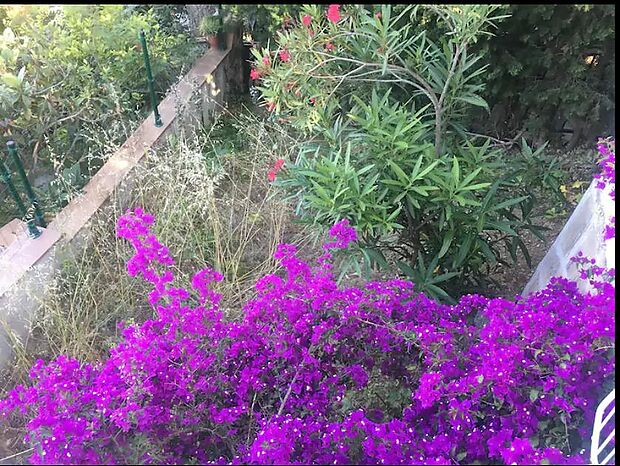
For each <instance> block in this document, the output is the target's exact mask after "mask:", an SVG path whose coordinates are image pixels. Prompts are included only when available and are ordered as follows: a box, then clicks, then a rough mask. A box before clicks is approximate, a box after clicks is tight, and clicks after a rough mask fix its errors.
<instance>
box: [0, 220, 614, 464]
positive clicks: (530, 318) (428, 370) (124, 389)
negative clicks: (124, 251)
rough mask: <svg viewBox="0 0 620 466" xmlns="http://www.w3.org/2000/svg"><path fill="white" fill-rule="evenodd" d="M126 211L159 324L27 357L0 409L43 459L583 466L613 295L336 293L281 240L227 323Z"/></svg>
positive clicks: (133, 265)
mask: <svg viewBox="0 0 620 466" xmlns="http://www.w3.org/2000/svg"><path fill="white" fill-rule="evenodd" d="M154 221H155V219H154V217H153V216H152V215H149V214H147V213H145V212H143V211H142V210H141V209H135V210H134V211H133V212H128V213H127V214H126V215H124V216H122V217H121V218H119V220H118V224H117V234H118V235H119V236H120V237H122V238H125V239H126V240H127V241H129V242H130V244H131V245H132V246H133V248H134V249H135V254H134V255H133V257H131V259H129V261H128V262H127V270H128V273H129V274H130V275H131V276H139V277H141V278H142V279H144V280H145V281H146V282H147V283H150V286H151V291H150V292H149V293H148V296H146V297H145V298H146V299H147V300H148V302H149V303H150V304H151V305H152V306H153V308H154V310H155V316H154V318H152V319H149V320H147V321H145V322H144V323H142V324H140V325H123V324H121V325H120V327H121V328H122V334H123V337H122V340H121V341H120V343H119V344H118V345H116V346H115V347H114V348H112V349H111V350H110V353H109V356H108V357H107V358H104V359H103V360H101V361H100V362H95V363H84V362H82V361H79V360H75V359H71V358H67V357H65V356H60V357H58V358H56V359H55V360H53V361H51V362H48V363H46V362H44V361H42V360H39V361H38V362H37V363H36V364H35V365H34V367H33V368H32V370H31V373H30V376H31V378H32V382H31V383H30V384H28V385H20V386H18V387H16V388H15V389H14V390H12V391H11V392H9V393H8V394H7V395H6V397H5V398H4V399H2V401H0V413H1V414H2V418H3V419H5V420H8V419H12V421H13V422H21V423H25V425H26V426H27V428H28V434H27V435H26V439H27V441H28V442H29V443H30V445H31V446H32V448H33V453H32V456H31V457H30V461H31V462H33V463H38V464H48V463H63V464H64V463H66V464H78V463H110V464H116V463H128V464H130V463H133V464H136V463H140V464H141V463H162V464H171V463H177V464H185V463H191V464H194V463H203V464H205V463H210V464H226V463H233V464H241V463H253V464H254V463H255V464H272V463H277V464H282V463H288V462H291V463H317V464H332V463H337V464H338V463H356V464H379V463H387V464H429V463H432V464H454V463H457V464H458V463H466V464H471V463H476V462H477V463H482V464H484V463H486V464H488V463H491V464H498V463H504V464H514V463H517V464H544V463H554V464H559V463H583V461H584V457H583V455H582V453H583V451H584V450H582V449H581V448H582V445H581V444H580V443H579V441H578V440H576V439H578V438H579V437H581V438H588V435H587V433H588V429H589V426H590V425H591V422H592V416H593V410H594V408H595V406H596V403H597V397H598V396H599V391H600V386H601V383H602V382H604V381H605V380H607V379H609V378H610V376H612V375H613V372H614V367H615V359H614V341H615V327H614V312H615V309H614V306H615V300H614V285H613V283H612V282H609V281H601V282H600V283H598V286H597V287H596V289H595V291H593V292H588V293H581V292H580V291H579V290H578V288H577V284H576V283H574V282H570V281H568V280H565V279H561V278H555V279H553V280H552V281H551V282H550V284H549V285H548V286H547V288H545V289H543V290H541V291H539V292H536V293H534V294H532V295H530V296H528V297H525V298H517V299H516V300H515V301H509V300H505V299H487V298H484V297H482V296H479V295H469V296H465V297H463V298H462V299H461V300H460V302H459V303H458V304H456V305H454V306H448V305H442V304H438V303H436V302H434V301H432V300H430V299H428V298H427V297H426V296H424V295H423V294H421V293H418V292H416V290H415V284H412V283H411V282H407V281H403V280H389V281H385V282H368V283H366V284H364V285H363V286H361V287H340V286H338V285H337V283H336V281H335V276H334V273H333V272H334V271H333V269H332V267H333V264H332V252H336V251H338V250H339V249H342V248H346V247H348V246H349V245H350V244H351V243H352V242H354V241H355V240H356V232H355V230H354V229H353V228H351V227H350V226H349V225H348V222H347V221H346V220H343V221H341V222H339V223H337V224H336V225H334V226H333V227H332V228H331V229H330V235H331V236H332V239H331V241H329V242H326V243H325V244H324V249H325V253H324V254H323V255H322V256H321V257H319V258H318V259H317V260H316V261H315V263H314V264H309V263H307V262H305V261H304V260H302V259H300V258H299V257H298V256H297V254H296V251H295V247H294V246H292V245H290V244H282V245H281V246H280V247H279V248H278V251H277V252H276V254H275V257H276V258H277V259H278V260H279V262H280V264H281V266H282V269H281V270H280V271H279V272H278V273H275V274H269V275H266V276H264V277H263V278H261V279H260V280H259V281H258V282H257V283H256V289H257V293H258V294H257V297H256V298H254V299H250V300H249V301H247V302H245V303H243V304H242V303H240V304H239V305H240V307H242V308H243V314H242V317H241V318H240V319H238V320H229V319H227V318H225V317H224V316H223V314H222V311H221V310H220V309H219V307H218V302H219V301H220V298H221V295H219V294H218V293H217V292H215V291H214V290H213V285H215V284H216V283H217V282H219V281H220V280H222V278H223V277H222V275H221V274H220V273H219V272H217V271H215V270H213V269H210V268H206V269H203V270H201V271H199V272H198V273H196V274H195V275H194V276H193V278H192V279H191V287H184V286H183V285H182V284H181V283H178V280H176V279H175V274H174V273H173V269H174V264H175V261H174V259H173V258H172V257H171V256H170V254H169V250H168V248H167V247H166V246H164V245H162V244H161V243H160V242H159V241H158V240H157V238H156V237H155V236H154V235H153V233H152V232H151V227H152V225H153V223H154Z"/></svg>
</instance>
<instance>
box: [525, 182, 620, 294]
mask: <svg viewBox="0 0 620 466" xmlns="http://www.w3.org/2000/svg"><path fill="white" fill-rule="evenodd" d="M609 189H610V188H609V186H607V187H606V188H605V190H601V189H598V188H597V187H596V180H595V181H593V182H592V183H591V184H590V186H589V187H588V189H587V190H586V192H585V193H584V195H583V197H582V198H581V201H579V204H577V207H576V208H575V210H574V212H573V214H572V215H571V216H570V218H569V219H568V221H567V222H566V225H564V228H563V229H562V231H561V232H560V234H559V235H558V237H557V238H556V240H555V242H554V243H553V244H552V245H551V248H550V249H549V251H548V252H547V254H546V255H545V257H543V259H542V260H541V261H540V263H539V264H538V267H537V268H536V271H535V272H534V275H532V278H531V279H530V281H529V282H528V284H527V285H526V286H525V289H524V291H523V295H527V294H529V293H532V292H534V291H537V290H540V289H542V288H544V287H545V286H546V284H547V283H549V279H550V278H551V277H554V276H560V277H565V278H569V279H574V280H577V279H578V276H579V273H578V271H577V267H576V266H575V264H573V263H571V261H570V258H571V257H574V256H576V255H577V254H578V253H579V252H580V251H581V252H583V254H584V255H585V256H586V257H591V258H594V259H596V263H597V264H598V265H599V266H601V267H608V268H612V267H615V266H616V258H615V253H616V247H615V243H616V240H615V238H614V239H610V240H604V239H603V231H604V229H605V225H608V224H609V223H610V221H611V217H614V216H615V211H616V206H615V204H614V202H613V200H612V199H611V197H610V195H609ZM579 284H580V288H581V289H582V290H583V291H585V290H586V288H587V287H588V286H589V285H588V284H587V283H586V282H584V281H579Z"/></svg>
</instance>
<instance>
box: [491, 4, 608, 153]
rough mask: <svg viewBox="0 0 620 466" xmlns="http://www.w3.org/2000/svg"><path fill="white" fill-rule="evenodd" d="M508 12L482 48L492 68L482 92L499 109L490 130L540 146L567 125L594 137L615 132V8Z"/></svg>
mask: <svg viewBox="0 0 620 466" xmlns="http://www.w3.org/2000/svg"><path fill="white" fill-rule="evenodd" d="M505 12H506V14H509V15H510V16H509V17H508V18H505V19H504V20H503V21H502V22H501V24H500V27H499V29H498V30H497V31H495V35H494V37H490V38H488V39H487V40H485V41H484V43H483V44H482V46H483V48H485V49H486V50H487V52H488V55H487V62H488V63H491V64H492V66H491V67H489V69H488V72H487V74H486V76H485V78H486V81H487V87H486V91H485V93H484V95H485V96H486V98H487V100H488V101H489V104H490V105H491V107H494V109H493V118H492V125H489V126H491V127H493V129H495V130H497V131H498V133H499V134H500V135H502V136H506V137H513V136H514V135H515V134H516V133H517V132H518V131H520V130H522V129H523V130H525V131H526V132H527V134H529V135H532V136H538V137H539V138H541V140H544V139H549V138H553V136H554V135H555V136H557V135H558V133H557V132H558V131H560V130H561V129H562V127H563V126H564V125H565V124H566V127H569V128H571V129H575V130H577V131H580V132H581V131H583V133H582V135H583V136H587V137H592V138H596V137H598V136H600V135H601V134H606V133H609V132H610V131H613V127H614V123H613V114H614V111H615V5H551V4H549V5H510V6H509V7H506V8H505ZM578 136H579V135H576V137H575V140H574V143H575V144H576V143H577V142H579V138H578Z"/></svg>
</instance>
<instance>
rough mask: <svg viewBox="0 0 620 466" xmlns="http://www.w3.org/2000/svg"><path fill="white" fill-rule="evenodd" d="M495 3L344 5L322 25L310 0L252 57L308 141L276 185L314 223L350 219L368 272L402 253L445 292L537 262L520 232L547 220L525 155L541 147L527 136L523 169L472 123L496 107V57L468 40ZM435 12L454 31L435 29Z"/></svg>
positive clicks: (402, 259)
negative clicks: (535, 218)
mask: <svg viewBox="0 0 620 466" xmlns="http://www.w3.org/2000/svg"><path fill="white" fill-rule="evenodd" d="M494 10H496V8H495V7H489V6H475V5H461V6H450V7H435V6H431V7H429V8H427V9H424V10H423V9H421V8H418V7H414V6H407V7H399V8H398V9H397V11H396V9H395V10H393V9H392V7H391V6H383V7H382V8H381V11H377V12H376V13H373V12H371V11H368V10H366V9H364V8H362V7H347V10H346V11H345V12H344V13H343V16H342V17H340V13H334V14H333V16H332V18H333V19H334V20H335V21H334V20H332V19H330V17H329V15H328V21H325V19H324V18H323V16H324V13H323V12H322V10H321V8H320V7H314V6H313V7H307V8H306V9H305V10H304V11H303V15H304V16H305V20H303V19H302V21H301V22H302V23H303V24H299V25H298V26H296V27H294V28H292V29H290V30H287V31H285V32H281V33H279V34H278V39H277V42H276V45H277V50H274V51H271V52H269V51H267V50H264V51H263V52H261V53H259V52H256V53H255V55H256V59H257V68H256V69H255V70H254V71H253V75H254V76H255V77H256V76H258V77H260V78H261V86H260V90H261V92H262V95H263V98H264V100H265V103H266V105H267V107H268V108H269V109H270V110H273V111H275V112H276V113H277V115H278V117H279V118H281V119H282V120H284V121H287V122H288V123H289V124H290V125H292V126H293V127H294V128H296V129H297V130H298V131H302V132H304V133H306V134H307V135H308V136H310V137H311V140H310V141H309V142H308V143H306V144H304V145H302V147H301V149H300V152H299V156H298V157H297V160H296V162H295V164H294V165H293V166H290V167H289V169H288V170H286V171H285V173H284V174H283V175H282V176H281V177H280V181H279V183H280V184H281V186H282V187H284V188H285V189H286V190H287V191H288V193H289V195H290V196H291V197H292V198H293V199H295V200H296V201H297V206H298V207H297V211H298V213H299V214H301V215H302V217H303V218H304V219H305V220H306V221H309V222H311V223H315V224H318V225H321V226H323V227H327V226H329V225H331V224H333V223H334V222H336V221H337V220H339V219H341V218H347V219H348V220H349V221H351V223H352V224H353V225H354V226H355V227H356V228H357V229H358V232H359V233H360V236H361V240H362V241H361V242H360V245H361V247H360V250H359V251H358V252H359V253H360V256H358V257H357V258H352V262H351V263H350V265H351V266H353V267H356V268H357V270H361V267H360V266H359V265H360V263H359V262H358V261H359V259H360V258H363V263H364V264H365V265H366V266H367V267H368V266H373V265H378V266H383V267H387V266H389V265H390V263H392V264H394V263H395V264H396V265H397V266H398V268H399V269H400V270H401V271H402V272H404V273H405V274H406V275H408V276H409V277H411V278H413V280H414V281H415V283H416V284H417V286H419V287H420V288H421V289H423V290H424V291H425V292H427V293H429V294H431V295H432V296H434V297H437V298H444V299H448V298H449V296H448V295H447V294H446V291H448V294H453V295H456V294H459V293H462V292H465V291H471V290H473V289H481V288H482V289H484V286H485V285H486V284H487V282H486V281H485V277H487V276H488V275H489V273H490V271H491V270H492V268H493V267H494V266H496V265H497V264H498V263H501V262H503V261H504V260H505V258H506V257H508V256H509V255H510V256H512V257H513V259H515V260H516V257H517V252H518V251H520V253H522V254H523V255H524V256H525V258H526V260H528V261H529V255H528V252H527V250H526V247H525V244H524V242H523V241H522V239H521V238H520V232H521V231H522V230H524V229H532V230H534V231H535V232H536V233H538V230H537V229H536V227H535V226H534V225H532V222H531V218H530V217H531V214H532V208H533V201H532V195H531V194H532V193H531V191H532V190H533V188H534V186H532V185H533V184H535V183H536V182H537V180H536V179H530V177H529V176H528V172H529V171H532V167H531V166H530V165H531V164H528V163H527V161H528V160H530V161H532V162H535V157H538V156H539V155H540V151H537V152H532V151H530V150H529V147H527V144H524V146H523V157H518V160H520V161H522V162H523V163H520V164H518V165H516V166H515V165H514V164H513V163H512V162H513V160H512V159H511V158H510V157H507V156H506V155H507V154H505V153H504V152H503V151H501V150H499V149H497V148H494V147H492V146H491V144H490V141H489V140H488V139H487V140H484V139H483V140H481V139H478V138H472V137H471V136H470V135H469V134H468V132H467V131H466V129H467V128H465V127H464V122H465V116H466V115H467V112H468V110H469V109H470V108H471V107H472V106H479V107H482V108H486V107H487V104H486V102H485V101H484V99H482V97H481V96H480V93H481V91H482V90H483V88H484V86H483V84H482V83H481V80H480V76H481V75H483V74H484V73H485V71H486V67H485V66H482V62H481V58H482V57H481V54H480V53H479V52H478V53H471V52H470V49H471V48H472V47H471V46H472V44H475V42H476V41H477V40H478V39H479V38H480V37H481V36H483V35H484V34H485V33H486V32H487V31H488V29H489V28H490V27H492V23H491V21H492V20H493V19H495V18H494V17H493V15H494ZM431 20H432V21H434V23H430V24H431V26H432V28H433V29H434V30H435V31H436V30H439V29H440V28H445V29H447V30H449V31H450V32H451V34H445V35H441V36H437V37H436V38H435V39H433V38H432V37H430V36H429V35H427V34H426V29H427V27H428V26H429V21H431ZM414 25H417V26H416V27H414ZM528 151H529V152H528ZM528 156H531V157H529V159H528V158H527V157H528ZM534 168H537V165H536V164H535V163H534ZM541 184H543V183H542V180H540V182H538V184H537V186H540V185H541Z"/></svg>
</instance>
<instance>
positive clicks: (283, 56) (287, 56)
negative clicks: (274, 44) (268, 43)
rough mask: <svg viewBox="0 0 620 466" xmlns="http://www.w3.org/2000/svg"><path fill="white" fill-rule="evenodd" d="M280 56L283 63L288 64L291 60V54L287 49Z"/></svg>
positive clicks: (281, 51)
mask: <svg viewBox="0 0 620 466" xmlns="http://www.w3.org/2000/svg"><path fill="white" fill-rule="evenodd" d="M278 56H279V57H280V60H282V61H283V62H287V61H289V60H290V59H291V54H290V53H289V51H288V50H286V49H284V50H280V53H278Z"/></svg>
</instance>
